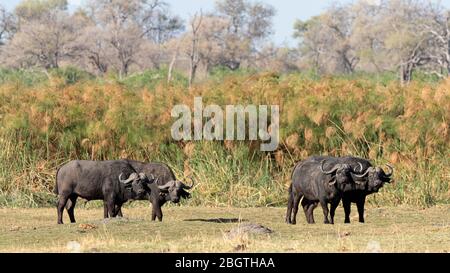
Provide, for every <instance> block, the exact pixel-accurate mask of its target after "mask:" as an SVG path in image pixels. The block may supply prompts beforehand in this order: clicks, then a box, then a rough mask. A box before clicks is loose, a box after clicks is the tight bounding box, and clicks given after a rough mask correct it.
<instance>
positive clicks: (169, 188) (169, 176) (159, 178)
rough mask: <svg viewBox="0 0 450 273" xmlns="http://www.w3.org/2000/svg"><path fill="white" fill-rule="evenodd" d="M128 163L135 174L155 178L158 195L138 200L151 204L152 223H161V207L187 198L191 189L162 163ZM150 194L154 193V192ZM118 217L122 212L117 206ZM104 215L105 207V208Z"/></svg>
mask: <svg viewBox="0 0 450 273" xmlns="http://www.w3.org/2000/svg"><path fill="white" fill-rule="evenodd" d="M125 161H126V162H128V163H129V164H130V165H131V166H132V167H133V168H134V169H135V170H136V171H137V172H140V173H144V174H146V175H147V176H148V177H155V178H156V182H157V183H156V185H157V186H158V189H159V192H158V194H152V193H151V192H149V193H147V194H145V195H141V196H140V197H139V198H138V199H139V200H149V201H150V202H151V203H152V221H154V220H155V219H156V218H158V220H159V221H162V217H163V214H162V210H161V207H162V206H163V205H164V204H165V203H166V202H168V201H171V202H173V203H178V202H180V199H181V198H189V197H190V193H189V192H187V191H186V190H189V189H191V188H192V187H193V184H192V185H191V186H187V185H186V184H184V183H183V182H181V181H179V180H177V179H176V177H175V174H174V173H173V171H172V169H171V168H170V167H169V166H168V165H167V164H164V163H160V162H150V163H145V162H140V161H136V160H125ZM152 192H155V191H154V190H153V191H152ZM117 211H118V215H119V216H122V210H121V207H120V206H119V207H118V208H117ZM105 213H106V207H105Z"/></svg>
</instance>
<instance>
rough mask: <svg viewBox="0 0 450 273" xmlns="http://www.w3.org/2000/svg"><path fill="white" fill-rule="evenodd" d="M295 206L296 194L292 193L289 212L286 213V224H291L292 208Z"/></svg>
mask: <svg viewBox="0 0 450 273" xmlns="http://www.w3.org/2000/svg"><path fill="white" fill-rule="evenodd" d="M293 206H294V194H293V193H292V192H289V200H288V205H287V212H286V223H287V224H290V223H291V215H292V207H293Z"/></svg>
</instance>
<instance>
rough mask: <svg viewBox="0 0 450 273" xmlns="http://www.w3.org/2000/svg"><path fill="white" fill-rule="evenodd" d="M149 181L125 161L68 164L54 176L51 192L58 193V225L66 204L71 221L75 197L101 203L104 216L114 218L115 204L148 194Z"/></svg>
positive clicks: (73, 216) (115, 213)
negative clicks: (104, 208)
mask: <svg viewBox="0 0 450 273" xmlns="http://www.w3.org/2000/svg"><path fill="white" fill-rule="evenodd" d="M152 182H153V181H150V180H149V179H148V178H147V177H146V175H145V174H144V173H138V172H136V170H135V169H134V168H133V167H132V166H131V165H130V164H129V163H128V162H126V161H121V160H117V161H87V160H74V161H70V162H68V163H67V164H65V165H63V166H61V167H60V168H59V169H58V171H57V173H56V185H55V190H54V192H55V193H56V194H58V205H57V209H58V224H62V223H63V220H62V215H63V210H64V207H65V206H66V204H67V203H69V204H67V207H66V208H67V213H68V214H69V218H70V221H71V222H72V223H74V222H75V215H74V208H75V204H76V201H77V198H78V197H81V198H84V199H87V200H103V202H104V204H105V207H106V208H107V210H108V214H109V215H110V216H112V217H115V216H116V215H117V210H116V209H115V207H116V205H118V206H121V205H122V204H123V203H124V202H126V201H127V200H130V199H139V198H142V197H143V196H145V195H146V194H147V193H148V191H149V186H151V185H152V184H155V183H152ZM152 187H154V186H152Z"/></svg>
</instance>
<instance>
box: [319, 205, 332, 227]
mask: <svg viewBox="0 0 450 273" xmlns="http://www.w3.org/2000/svg"><path fill="white" fill-rule="evenodd" d="M320 205H321V206H322V210H323V223H324V224H329V223H330V221H329V220H328V212H329V211H328V203H327V202H326V201H324V200H322V201H320Z"/></svg>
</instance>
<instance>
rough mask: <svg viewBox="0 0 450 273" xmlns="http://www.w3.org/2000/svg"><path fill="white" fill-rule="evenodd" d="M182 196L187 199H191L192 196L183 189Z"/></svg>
mask: <svg viewBox="0 0 450 273" xmlns="http://www.w3.org/2000/svg"><path fill="white" fill-rule="evenodd" d="M180 196H181V197H183V198H186V199H188V198H191V194H190V193H189V192H187V191H185V190H183V189H182V190H181V192H180Z"/></svg>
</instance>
